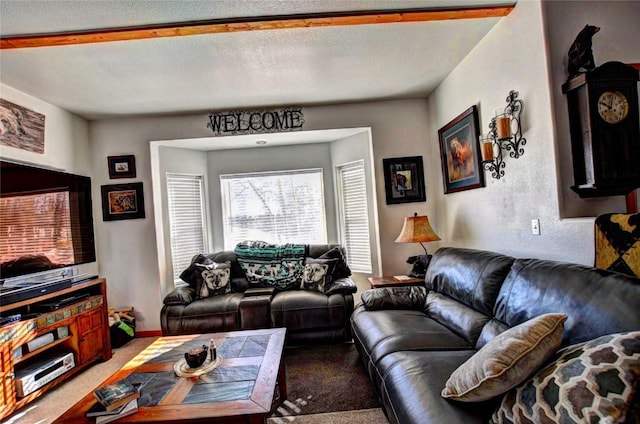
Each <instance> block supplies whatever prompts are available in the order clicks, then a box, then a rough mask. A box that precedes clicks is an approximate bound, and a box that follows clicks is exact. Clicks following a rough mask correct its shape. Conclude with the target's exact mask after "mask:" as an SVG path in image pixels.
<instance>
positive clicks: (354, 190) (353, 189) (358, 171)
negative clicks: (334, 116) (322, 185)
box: [337, 160, 371, 274]
mask: <svg viewBox="0 0 640 424" xmlns="http://www.w3.org/2000/svg"><path fill="white" fill-rule="evenodd" d="M337 174H338V176H337V177H338V190H339V191H338V193H339V205H340V230H341V234H342V244H343V245H344V248H345V249H346V251H347V262H348V263H349V267H351V270H352V271H354V272H363V273H367V274H370V273H371V247H370V244H369V211H368V208H367V186H366V182H365V176H364V161H362V160H360V161H357V162H351V163H348V164H344V165H340V166H338V167H337Z"/></svg>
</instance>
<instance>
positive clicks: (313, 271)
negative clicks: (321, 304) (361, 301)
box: [302, 258, 338, 293]
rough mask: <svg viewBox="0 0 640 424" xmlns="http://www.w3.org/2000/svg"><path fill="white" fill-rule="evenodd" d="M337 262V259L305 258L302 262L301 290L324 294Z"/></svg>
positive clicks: (330, 281) (331, 280)
mask: <svg viewBox="0 0 640 424" xmlns="http://www.w3.org/2000/svg"><path fill="white" fill-rule="evenodd" d="M337 262H338V260H337V259H313V258H306V259H305V261H304V274H303V275H302V288H303V289H305V290H316V291H319V292H320V293H325V292H326V291H327V290H329V288H330V287H331V283H332V282H333V272H334V270H335V267H336V264H337Z"/></svg>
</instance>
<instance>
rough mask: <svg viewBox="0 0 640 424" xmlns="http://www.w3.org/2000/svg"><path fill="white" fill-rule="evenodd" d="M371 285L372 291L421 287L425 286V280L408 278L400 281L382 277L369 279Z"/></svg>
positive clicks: (390, 277) (391, 277) (394, 278)
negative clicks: (385, 288)
mask: <svg viewBox="0 0 640 424" xmlns="http://www.w3.org/2000/svg"><path fill="white" fill-rule="evenodd" d="M369 283H370V284H371V288H372V289H377V288H379V287H404V286H420V285H423V284H424V278H413V277H410V278H407V279H399V278H396V277H394V276H392V275H390V276H382V277H369Z"/></svg>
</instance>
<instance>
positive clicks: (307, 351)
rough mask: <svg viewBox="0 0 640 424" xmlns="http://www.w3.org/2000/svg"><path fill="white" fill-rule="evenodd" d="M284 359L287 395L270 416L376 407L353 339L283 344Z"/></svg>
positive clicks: (371, 388)
mask: <svg viewBox="0 0 640 424" xmlns="http://www.w3.org/2000/svg"><path fill="white" fill-rule="evenodd" d="M284 363H285V366H286V369H287V391H288V396H287V399H286V400H283V401H282V402H281V403H280V405H279V406H278V408H277V409H276V411H275V413H274V416H286V415H301V414H316V413H327V412H336V411H352V410H361V409H371V408H379V407H380V404H379V403H378V401H377V398H376V395H375V392H374V389H373V385H372V384H371V382H370V381H369V377H367V374H366V372H365V370H364V367H363V366H362V363H361V362H360V358H359V356H358V351H357V349H356V347H355V345H354V344H353V343H346V344H340V345H319V346H304V347H293V348H286V349H285V351H284ZM276 401H277V400H276Z"/></svg>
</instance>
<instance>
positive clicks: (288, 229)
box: [220, 169, 327, 249]
mask: <svg viewBox="0 0 640 424" xmlns="http://www.w3.org/2000/svg"><path fill="white" fill-rule="evenodd" d="M322 178H323V175H322V169H302V170H293V171H281V172H259V173H250V174H232V175H221V176H220V185H221V192H222V218H223V220H224V222H223V227H224V246H225V249H233V248H235V246H236V244H238V243H239V242H241V241H244V240H261V241H265V242H268V243H274V244H278V243H305V244H313V243H326V242H327V229H326V223H325V210H324V188H323V184H322Z"/></svg>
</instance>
